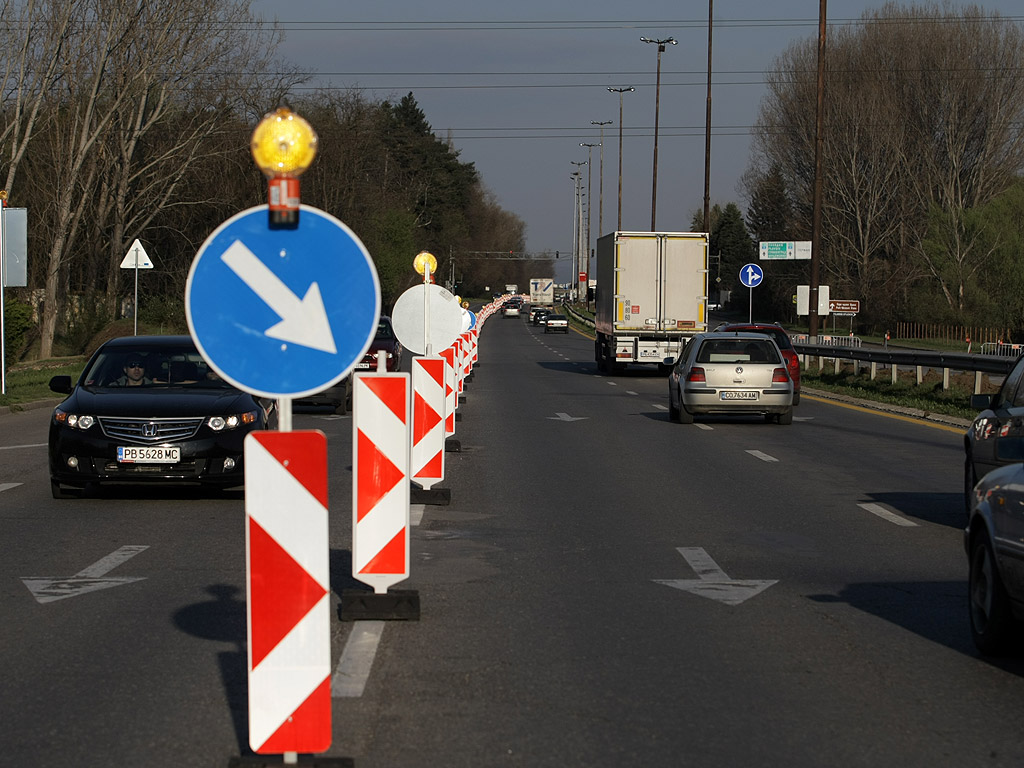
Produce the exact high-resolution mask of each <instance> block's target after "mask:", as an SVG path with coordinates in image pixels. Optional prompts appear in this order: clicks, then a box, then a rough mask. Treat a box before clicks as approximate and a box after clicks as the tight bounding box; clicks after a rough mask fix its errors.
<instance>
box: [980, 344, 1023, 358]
mask: <svg viewBox="0 0 1024 768" xmlns="http://www.w3.org/2000/svg"><path fill="white" fill-rule="evenodd" d="M1021 352H1024V344H1004V343H1003V342H1001V341H986V342H985V343H984V344H982V345H981V354H983V355H1001V356H1002V357H1012V358H1013V359H1014V360H1016V359H1017V358H1018V357H1020V355H1021Z"/></svg>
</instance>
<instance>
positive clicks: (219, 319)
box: [185, 110, 381, 766]
mask: <svg viewBox="0 0 1024 768" xmlns="http://www.w3.org/2000/svg"><path fill="white" fill-rule="evenodd" d="M315 146H316V134H315V133H313V130H312V128H311V127H309V125H308V123H306V122H305V121H304V120H302V119H301V118H299V117H298V116H297V115H294V114H292V113H290V112H288V111H287V110H278V111H277V112H276V113H273V114H271V115H268V116H267V117H265V118H264V120H263V121H262V122H261V123H260V125H259V126H257V128H256V131H254V133H253V142H252V148H253V157H254V159H256V161H257V164H258V165H259V166H260V168H261V169H262V170H264V172H265V173H267V175H268V177H271V185H270V198H271V202H272V203H273V202H275V201H274V190H275V188H276V189H277V191H278V194H280V192H281V188H282V187H283V188H284V189H286V191H287V192H288V195H287V196H288V200H286V201H285V202H286V203H287V206H286V207H285V208H282V207H281V206H280V205H277V206H276V207H275V206H274V205H273V204H271V205H261V206H257V207H255V208H250V209H249V210H247V211H242V212H241V213H238V214H236V215H235V216H232V217H231V218H230V219H228V220H227V221H225V222H224V223H222V224H221V225H220V226H219V227H218V228H217V229H216V230H214V232H213V233H212V234H211V235H210V236H209V237H208V238H207V239H206V241H205V242H204V243H203V244H202V246H201V247H200V248H199V251H198V252H197V253H196V256H195V259H194V260H193V261H192V266H191V268H190V270H189V274H188V280H187V281H186V285H185V314H186V319H187V321H188V326H189V332H190V333H191V335H192V338H193V340H194V341H195V343H196V346H197V347H198V349H199V351H200V352H201V353H202V355H203V357H204V358H205V360H206V361H207V363H209V365H210V366H211V368H213V370H214V372H216V374H217V375H219V376H220V377H221V378H223V379H224V380H226V381H228V382H230V383H231V384H233V385H234V386H235V387H237V388H239V389H241V390H243V391H246V392H249V393H251V394H254V395H258V396H260V397H264V398H271V399H276V400H277V402H278V418H279V430H280V431H278V432H262V433H253V434H250V435H248V436H247V437H246V440H245V455H244V462H245V491H246V493H245V511H246V520H245V527H246V597H247V600H246V618H247V640H248V693H249V702H248V703H249V745H250V747H251V748H252V749H253V751H254V752H255V753H256V754H258V755H264V754H281V755H282V756H283V762H284V763H285V764H296V763H298V762H299V761H298V753H299V752H304V753H306V752H323V751H325V750H327V749H328V748H329V747H330V744H331V737H332V733H331V695H330V676H331V666H330V662H331V652H330V647H331V646H330V640H331V638H330V605H329V602H330V570H329V559H330V558H329V549H328V515H327V509H328V507H327V441H326V438H325V437H324V435H323V433H322V432H320V431H318V430H308V431H297V432H296V431H292V399H293V398H296V397H303V396H305V395H309V394H313V393H315V392H319V391H320V390H322V389H325V388H326V387H329V386H331V385H332V384H334V383H336V382H338V381H340V380H341V379H342V378H344V377H345V376H346V375H348V374H349V373H350V372H351V371H352V369H353V368H354V367H355V364H356V362H357V361H359V360H361V359H362V358H363V355H365V354H366V350H367V349H369V347H370V343H371V342H372V341H373V337H374V335H375V333H376V330H377V324H378V319H379V316H380V304H381V294H380V283H379V281H378V278H377V272H376V269H375V267H374V264H373V260H372V259H371V258H370V254H369V253H368V252H367V250H366V247H365V246H364V245H363V243H362V242H361V241H360V240H359V238H357V237H356V236H355V235H354V234H353V233H352V231H351V230H350V229H348V227H346V226H345V225H344V224H342V223H341V222H340V221H338V220H337V219H335V218H334V217H333V216H331V215H330V214H327V213H325V212H324V211H320V210H318V209H316V208H312V207H309V206H300V204H299V201H298V182H297V179H296V178H295V177H296V176H298V175H299V174H300V173H301V172H302V171H303V170H305V168H306V167H308V165H309V163H310V162H311V161H312V159H313V155H314V154H315ZM281 179H286V183H283V184H282V183H280V180H281ZM275 185H276V186H275ZM276 202H278V203H280V200H277V201H276ZM292 208H294V210H292ZM300 208H301V211H302V226H301V227H300V226H299V209H300ZM231 764H232V765H233V766H243V765H250V764H251V765H264V764H265V761H257V762H252V761H251V760H250V759H249V758H234V759H232V763H231ZM316 764H317V765H332V764H334V765H339V764H347V761H345V762H338V761H336V760H333V759H331V758H319V759H317V760H316Z"/></svg>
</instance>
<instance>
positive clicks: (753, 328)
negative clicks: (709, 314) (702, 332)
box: [715, 323, 800, 405]
mask: <svg viewBox="0 0 1024 768" xmlns="http://www.w3.org/2000/svg"><path fill="white" fill-rule="evenodd" d="M715 331H740V332H741V333H763V334H765V335H767V336H771V337H772V340H773V341H774V342H775V344H776V346H778V348H779V351H781V352H782V356H783V357H784V358H785V359H786V370H788V371H789V378H791V379H792V380H793V405H799V404H800V357H799V355H797V353H796V350H795V349H794V348H793V342H792V340H791V339H790V338H789V334H788V333H786V329H785V328H783V327H782V326H780V325H774V324H771V323H729V324H727V325H720V326H718V327H717V328H715Z"/></svg>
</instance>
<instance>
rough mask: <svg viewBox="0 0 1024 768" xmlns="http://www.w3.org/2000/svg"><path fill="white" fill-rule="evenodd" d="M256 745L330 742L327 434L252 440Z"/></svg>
mask: <svg viewBox="0 0 1024 768" xmlns="http://www.w3.org/2000/svg"><path fill="white" fill-rule="evenodd" d="M245 516H246V526H245V527H246V593H247V594H246V597H247V600H246V607H247V619H248V639H249V643H248V651H249V745H250V746H251V747H252V748H253V751H255V752H256V753H258V754H283V753H285V752H324V751H326V750H327V748H328V747H330V745H331V688H330V676H331V635H330V623H331V615H330V600H329V595H330V570H329V560H330V554H329V549H328V539H327V438H326V437H325V436H324V434H323V432H318V431H307V432H254V433H252V434H250V435H248V436H247V437H246V438H245Z"/></svg>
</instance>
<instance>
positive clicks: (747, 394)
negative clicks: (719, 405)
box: [718, 389, 757, 400]
mask: <svg viewBox="0 0 1024 768" xmlns="http://www.w3.org/2000/svg"><path fill="white" fill-rule="evenodd" d="M718 396H719V397H720V398H721V399H722V400H757V392H754V391H753V390H729V389H727V390H725V391H724V392H720V393H719V394H718Z"/></svg>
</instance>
